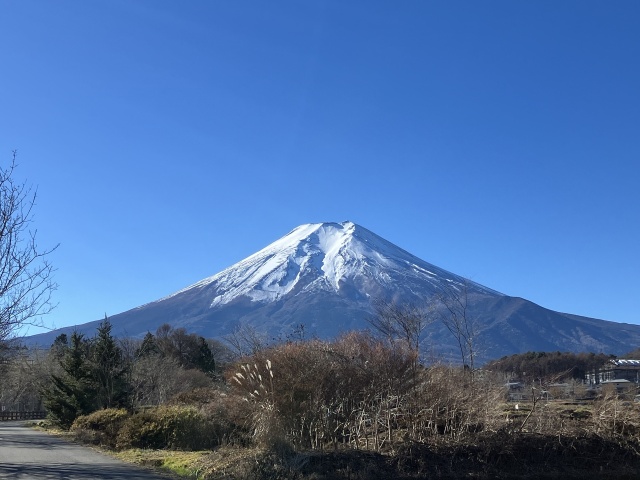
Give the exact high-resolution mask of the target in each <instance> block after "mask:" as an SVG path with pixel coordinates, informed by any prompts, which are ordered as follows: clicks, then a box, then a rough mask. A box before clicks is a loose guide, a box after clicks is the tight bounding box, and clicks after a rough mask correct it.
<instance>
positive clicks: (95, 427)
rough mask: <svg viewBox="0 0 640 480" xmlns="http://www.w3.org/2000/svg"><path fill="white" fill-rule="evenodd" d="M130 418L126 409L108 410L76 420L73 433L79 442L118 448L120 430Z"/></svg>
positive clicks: (72, 427)
mask: <svg viewBox="0 0 640 480" xmlns="http://www.w3.org/2000/svg"><path fill="white" fill-rule="evenodd" d="M127 418H129V412H127V411H126V410H124V409H116V408H107V409H104V410H98V411H96V412H93V413H90V414H89V415H82V416H80V417H78V418H76V419H75V421H74V422H73V424H72V425H71V431H72V432H73V433H74V434H75V435H76V437H77V438H78V439H79V440H82V441H84V442H87V443H92V444H96V445H105V446H109V447H112V448H113V447H115V446H116V439H117V437H118V433H119V431H120V428H122V426H123V424H124V423H125V421H126V420H127Z"/></svg>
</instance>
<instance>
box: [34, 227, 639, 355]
mask: <svg viewBox="0 0 640 480" xmlns="http://www.w3.org/2000/svg"><path fill="white" fill-rule="evenodd" d="M463 289H464V292H465V299H466V302H467V305H468V313H469V315H470V318H473V321H474V322H475V325H476V329H477V333H478V345H479V346H480V348H481V350H482V355H481V356H482V357H483V358H485V359H490V358H496V357H499V356H502V355H507V354H512V353H519V352H524V351H533V350H536V351H541V350H542V351H555V350H561V351H574V352H577V351H592V352H604V353H613V354H623V353H626V352H628V351H631V350H633V349H634V348H637V347H638V345H640V326H638V325H629V324H621V323H615V322H609V321H604V320H597V319H592V318H587V317H580V316H576V315H571V314H565V313H559V312H555V311H552V310H548V309H545V308H543V307H541V306H538V305H536V304H534V303H532V302H529V301H527V300H524V299H522V298H517V297H510V296H507V295H504V294H502V293H499V292H497V291H495V290H492V289H490V288H487V287H485V286H482V285H480V284H478V283H475V282H472V281H470V280H468V279H465V278H463V277H461V276H458V275H456V274H453V273H451V272H448V271H446V270H443V269H441V268H438V267H436V266H435V265H432V264H430V263H427V262H425V261H424V260H421V259H419V258H417V257H415V256H414V255H411V254H410V253H408V252H406V251H405V250H402V249H401V248H399V247H397V246H395V245H393V244H392V243H390V242H388V241H386V240H384V239H383V238H381V237H379V236H378V235H376V234H374V233H373V232H371V231H369V230H367V229H366V228H363V227H361V226H359V225H356V224H354V223H352V222H343V223H316V224H307V225H301V226H299V227H297V228H295V229H294V230H292V231H291V232H289V233H288V234H287V235H285V236H284V237H282V238H280V239H279V240H276V241H275V242H273V243H272V244H270V245H268V246H267V247H265V248H263V249H262V250H260V251H258V252H257V253H255V254H253V255H251V256H249V257H247V258H246V259H244V260H242V261H240V262H238V263H236V264H234V265H232V266H230V267H229V268H227V269H225V270H223V271H221V272H220V273H217V274H216V275H213V276H212V277H208V278H205V279H203V280H201V281H199V282H197V283H194V284H193V285H190V286H188V287H186V288H184V289H182V290H180V291H178V292H176V293H173V294H172V295H169V296H167V297H164V298H162V299H160V300H157V301H154V302H151V303H148V304H145V305H142V306H140V307H137V308H134V309H132V310H129V311H126V312H123V313H120V314H117V315H114V316H112V317H110V321H111V323H112V324H113V330H112V331H113V333H114V334H115V335H119V336H130V337H142V336H144V334H145V333H146V332H147V331H151V332H154V331H155V330H156V329H157V327H158V326H160V325H161V324H163V323H169V324H170V325H172V326H173V327H174V328H180V327H184V328H186V329H187V330H188V331H189V332H194V333H197V334H199V335H202V336H204V337H211V338H216V337H223V336H225V335H228V334H231V333H232V332H234V331H235V330H237V329H238V328H239V327H241V326H242V325H250V326H252V327H253V328H254V329H255V330H256V331H258V332H263V333H265V334H266V335H268V337H269V338H284V336H286V335H287V334H290V333H291V332H292V331H293V330H294V329H295V328H296V327H297V326H298V325H304V327H305V331H306V332H309V333H310V334H312V335H316V336H318V337H320V338H331V337H335V336H336V335H339V334H340V333H342V332H346V331H349V330H361V329H366V328H369V323H368V322H367V318H370V317H371V315H372V314H373V312H374V304H375V302H376V301H378V300H384V301H387V302H393V303H396V304H399V305H409V304H410V305H413V306H422V305H428V304H429V302H430V299H432V298H433V296H434V295H436V294H438V293H439V292H442V291H443V290H453V291H462V290H463ZM99 322H100V321H94V322H89V323H85V324H82V325H78V326H75V327H66V328H62V329H58V330H54V331H52V332H48V333H45V334H40V335H34V336H31V337H27V338H26V339H25V342H26V343H29V344H39V345H43V346H48V345H50V344H51V343H52V342H53V340H54V339H55V337H56V336H57V335H59V334H60V333H70V332H71V331H73V330H78V331H80V332H82V333H85V334H86V335H88V336H92V335H93V334H94V333H95V329H96V327H97V325H98V324H99ZM426 336H427V338H426V340H425V345H426V347H425V348H429V349H430V350H431V351H432V353H436V354H442V355H444V356H448V355H449V354H450V353H451V352H452V351H454V350H455V339H454V338H453V337H452V336H451V334H450V332H449V331H448V330H447V329H446V327H444V325H442V324H441V323H439V322H435V323H434V324H433V325H431V326H430V327H429V329H428V331H427V332H426ZM435 346H437V347H435Z"/></svg>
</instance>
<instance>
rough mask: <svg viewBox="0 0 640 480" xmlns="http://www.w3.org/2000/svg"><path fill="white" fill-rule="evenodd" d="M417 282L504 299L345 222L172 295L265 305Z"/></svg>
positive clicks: (304, 234)
mask: <svg viewBox="0 0 640 480" xmlns="http://www.w3.org/2000/svg"><path fill="white" fill-rule="evenodd" d="M409 278H410V281H408V280H409ZM400 282H402V283H400ZM416 283H417V284H420V287H419V289H420V290H424V291H425V292H429V293H433V292H434V291H437V290H440V289H442V288H443V287H444V286H445V285H451V286H453V287H454V288H459V287H461V286H462V285H463V283H464V284H465V285H466V286H467V288H470V289H472V290H473V291H475V292H478V293H485V294H492V295H499V294H498V293H497V292H495V291H493V290H491V289H488V288H486V287H483V286H481V285H478V284H476V283H473V282H469V281H467V280H465V279H463V278H462V277H459V276H457V275H454V274H453V273H450V272H447V271H445V270H442V269H440V268H438V267H436V266H434V265H431V264H429V263H427V262H425V261H423V260H420V259H419V258H417V257H415V256H413V255H411V254H409V253H408V252H406V251H404V250H402V249H401V248H399V247H397V246H395V245H393V244H392V243H390V242H388V241H386V240H384V239H383V238H381V237H379V236H378V235H375V234H374V233H372V232H370V231H369V230H367V229H365V228H363V227H360V226H358V225H356V224H354V223H352V222H343V223H314V224H306V225H301V226H299V227H297V228H295V229H294V230H292V231H291V232H290V233H288V234H287V235H285V236H284V237H282V238H280V239H279V240H277V241H275V242H273V243H272V244H271V245H269V246H267V247H265V248H263V249H262V250H260V251H259V252H257V253H255V254H253V255H251V256H249V257H247V258H246V259H244V260H242V261H240V262H238V263H236V264H235V265H232V266H231V267H229V268H227V269H225V270H223V271H222V272H220V273H218V274H216V275H214V276H212V277H209V278H206V279H204V280H201V281H200V282H198V283H195V284H193V285H191V286H189V287H187V288H185V289H182V290H180V291H179V292H176V293H174V294H173V295H171V296H175V295H179V294H181V293H184V292H186V291H188V290H192V289H194V288H202V287H205V286H215V290H216V296H215V297H214V298H212V299H211V307H217V306H221V305H225V304H228V303H230V302H232V301H233V300H235V299H238V298H240V297H246V298H249V299H251V301H253V302H259V303H265V302H275V301H277V300H279V299H281V298H283V297H284V296H285V295H288V294H290V293H295V294H300V293H303V292H305V293H306V292H310V291H328V292H333V293H340V291H341V287H342V286H343V285H345V284H350V286H352V287H355V289H356V290H357V291H358V293H359V294H360V296H365V297H369V296H370V295H371V292H370V291H368V290H369V289H370V287H371V285H372V284H376V285H377V286H379V287H380V288H385V289H391V290H398V289H401V288H404V287H407V286H409V287H410V286H411V285H412V284H416ZM171 296H170V297H171ZM170 297H167V298H170Z"/></svg>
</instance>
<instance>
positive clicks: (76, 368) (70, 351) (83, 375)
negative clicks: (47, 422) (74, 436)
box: [42, 332, 96, 428]
mask: <svg viewBox="0 0 640 480" xmlns="http://www.w3.org/2000/svg"><path fill="white" fill-rule="evenodd" d="M88 355H89V344H88V342H87V341H86V340H85V339H84V336H83V335H82V334H81V333H78V332H73V334H72V335H71V342H70V345H69V346H68V347H67V348H66V349H65V350H64V353H63V354H62V356H61V358H60V360H59V361H60V367H61V368H62V374H61V375H51V385H50V386H49V387H48V388H45V389H44V391H43V392H42V394H43V399H44V405H45V408H46V409H47V411H48V412H49V417H50V418H51V420H52V421H53V422H54V423H55V424H57V425H59V426H61V427H63V428H69V427H70V426H71V424H72V423H73V421H74V420H75V419H76V418H77V417H78V416H80V415H86V414H88V413H91V412H92V411H94V410H95V394H96V384H95V382H94V380H93V375H92V369H91V367H90V365H89V362H88Z"/></svg>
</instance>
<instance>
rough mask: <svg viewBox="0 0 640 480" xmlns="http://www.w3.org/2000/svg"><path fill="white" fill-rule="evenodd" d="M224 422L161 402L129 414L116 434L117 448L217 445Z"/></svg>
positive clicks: (187, 407) (201, 446) (198, 447)
mask: <svg viewBox="0 0 640 480" xmlns="http://www.w3.org/2000/svg"><path fill="white" fill-rule="evenodd" d="M223 430H224V426H222V425H220V424H219V423H217V422H215V421H213V420H212V419H211V418H209V417H207V416H205V415H203V414H202V413H201V412H200V411H199V410H198V409H196V408H195V407H189V406H163V407H157V408H152V409H149V410H144V411H142V412H140V413H137V414H135V415H133V416H131V417H129V418H128V419H127V420H126V422H125V423H124V425H123V426H122V428H121V429H120V432H119V434H118V439H117V445H118V447H119V448H132V447H133V448H171V449H176V450H201V449H206V448H212V447H215V446H216V445H219V444H220V442H221V439H222V438H224V432H223Z"/></svg>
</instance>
